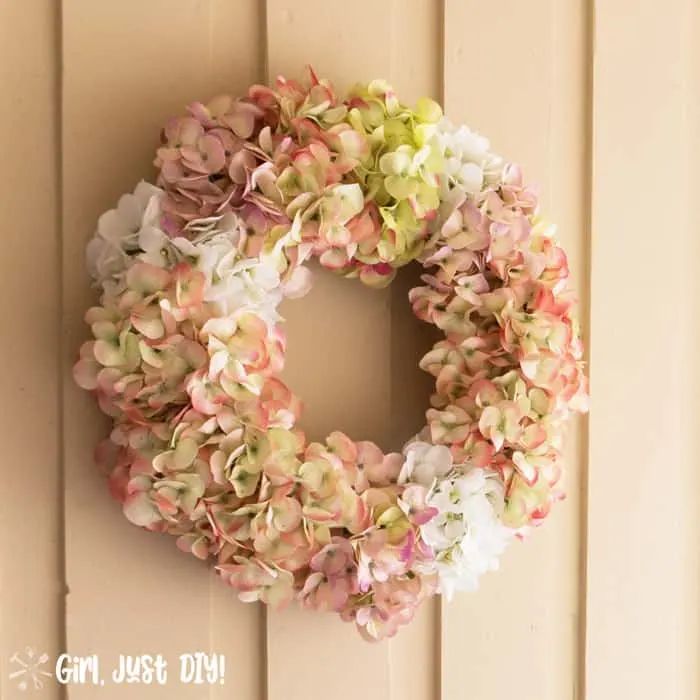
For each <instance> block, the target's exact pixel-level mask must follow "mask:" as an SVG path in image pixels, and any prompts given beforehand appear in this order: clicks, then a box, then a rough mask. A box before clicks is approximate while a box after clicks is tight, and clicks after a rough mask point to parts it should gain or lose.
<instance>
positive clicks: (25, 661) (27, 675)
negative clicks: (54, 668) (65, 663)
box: [10, 647, 53, 690]
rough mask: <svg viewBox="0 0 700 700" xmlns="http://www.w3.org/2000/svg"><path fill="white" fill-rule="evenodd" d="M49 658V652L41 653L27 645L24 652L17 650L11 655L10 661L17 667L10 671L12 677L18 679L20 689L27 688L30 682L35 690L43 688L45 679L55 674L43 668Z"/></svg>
mask: <svg viewBox="0 0 700 700" xmlns="http://www.w3.org/2000/svg"><path fill="white" fill-rule="evenodd" d="M48 660H49V655H48V654H41V655H39V654H38V653H37V652H36V651H35V650H34V649H32V647H27V648H26V649H25V650H24V652H17V651H16V652H15V653H14V654H13V655H12V656H11V657H10V663H11V664H12V665H13V666H15V667H17V668H15V670H14V671H12V672H11V673H10V679H11V680H15V679H16V680H17V687H18V688H19V689H20V690H27V689H28V688H29V685H30V683H31V685H32V687H33V688H34V690H41V689H42V688H43V687H44V679H45V678H52V675H53V674H51V673H49V671H46V670H44V668H43V666H44V665H45V664H46V663H47V662H48Z"/></svg>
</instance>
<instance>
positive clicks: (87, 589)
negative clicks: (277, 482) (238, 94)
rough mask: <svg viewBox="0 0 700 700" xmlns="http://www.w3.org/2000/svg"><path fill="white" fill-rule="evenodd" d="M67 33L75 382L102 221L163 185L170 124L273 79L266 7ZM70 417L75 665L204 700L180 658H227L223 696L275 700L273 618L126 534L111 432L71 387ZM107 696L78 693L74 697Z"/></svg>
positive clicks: (181, 14) (183, 561)
mask: <svg viewBox="0 0 700 700" xmlns="http://www.w3.org/2000/svg"><path fill="white" fill-rule="evenodd" d="M234 10H235V12H234ZM63 30H64V39H63V48H64V52H63V63H64V83H63V89H64V94H63V106H64V124H63V126H64V131H63V149H64V160H63V177H64V183H65V200H64V245H63V250H64V258H65V285H64V301H65V308H64V322H65V328H64V330H65V335H66V347H67V355H68V356H67V357H66V361H65V370H66V373H67V374H68V376H70V375H69V369H70V364H71V362H72V361H73V360H74V357H75V353H76V350H77V348H78V346H79V343H80V341H81V340H82V339H83V338H84V337H85V334H86V330H85V327H84V326H83V324H82V315H83V313H84V311H85V309H86V308H87V306H88V305H89V303H90V302H92V301H94V296H93V294H92V292H90V291H89V290H88V284H87V276H86V273H85V272H84V267H83V259H84V258H83V251H84V246H85V243H86V241H87V239H88V238H89V237H90V235H91V234H92V232H93V230H94V227H95V223H96V219H97V216H98V215H99V214H100V213H101V212H102V211H104V210H105V209H108V208H110V207H112V206H114V203H115V202H116V200H117V198H118V197H119V195H120V194H122V193H123V192H125V191H129V190H130V189H131V188H133V186H134V185H135V184H136V182H137V181H138V180H139V178H140V177H150V176H151V175H152V168H151V161H152V159H153V157H154V153H155V148H156V146H157V140H158V135H159V129H160V127H161V125H162V124H163V122H164V120H165V119H166V118H167V117H168V116H170V115H172V114H178V113H181V112H182V111H183V108H184V105H185V104H186V103H188V102H190V101H193V100H196V99H203V100H206V99H208V98H210V97H211V96H213V92H214V91H215V90H220V89H222V88H225V87H226V86H227V85H228V86H229V89H231V90H234V91H240V90H242V89H244V87H245V86H246V85H247V84H248V83H250V82H252V81H254V80H257V79H258V78H259V70H260V66H259V60H258V59H259V51H258V49H257V47H258V45H259V41H260V26H259V12H258V6H257V3H256V2H255V1H254V0H246V1H245V2H237V3H235V8H234V6H233V4H232V3H227V2H224V1H223V0H208V1H202V0H186V1H183V2H178V3H176V4H174V3H172V2H169V1H167V0H149V2H147V3H144V2H141V1H140V0H127V1H125V2H119V3H85V2H80V1H79V0H65V1H64V3H63ZM64 406H65V412H66V417H67V419H66V431H65V444H66V465H67V483H66V508H67V512H66V534H67V549H66V557H67V563H66V566H67V578H68V584H69V587H70V596H69V599H68V612H67V614H68V649H69V652H70V653H72V654H86V653H93V652H94V653H99V654H100V656H101V659H102V661H103V665H107V664H111V663H113V662H114V661H115V659H116V657H117V655H118V654H139V653H152V654H155V653H162V654H164V655H165V656H166V658H167V659H168V660H169V661H170V662H171V669H170V672H171V677H170V680H169V683H168V685H165V686H151V687H149V688H148V691H147V692H148V697H154V698H156V697H173V696H174V697H182V698H189V697H193V698H198V699H199V698H201V697H202V687H201V686H196V685H180V684H179V683H178V681H177V671H178V669H177V665H176V662H177V657H178V655H179V654H181V653H187V652H191V651H198V650H199V651H201V650H208V649H209V648H212V650H213V651H216V652H219V653H224V654H226V656H227V657H228V663H227V683H226V684H225V686H224V687H223V688H218V689H212V693H211V696H212V697H214V696H215V697H230V695H231V692H232V688H237V689H239V690H240V692H241V695H240V697H241V698H243V700H248V699H249V698H251V699H252V698H256V697H261V693H262V683H261V681H262V672H261V668H260V663H261V651H262V650H261V648H259V647H257V646H256V644H260V643H261V636H260V635H261V631H262V629H261V619H260V612H259V609H258V608H256V607H255V606H250V607H249V606H245V605H242V604H240V603H238V601H237V600H236V599H235V596H234V595H233V593H232V592H231V591H228V590H225V589H224V590H223V591H218V590H217V591H216V592H215V593H211V592H210V583H211V582H212V574H211V573H210V572H207V570H206V568H205V566H204V565H202V564H201V563H200V562H197V561H196V560H195V559H194V558H190V557H186V556H184V555H182V554H181V553H180V552H179V551H178V550H177V549H176V548H175V546H174V541H173V539H172V538H170V537H159V536H155V535H152V534H149V533H146V532H143V531H140V530H138V529H136V528H134V527H133V526H131V525H130V524H129V523H128V522H126V520H125V519H124V518H123V516H122V514H121V512H120V510H119V508H118V507H117V506H116V505H115V504H113V503H111V502H110V499H109V496H108V493H107V488H106V484H105V482H104V479H103V478H102V477H101V476H100V475H99V474H97V472H96V470H95V469H94V467H92V454H91V453H92V447H93V445H94V444H95V442H96V441H97V439H98V438H99V437H100V436H101V435H103V434H104V431H105V429H106V427H107V426H106V423H105V422H104V421H101V420H99V419H98V417H97V410H96V408H95V406H94V404H93V402H92V400H91V399H90V397H88V396H85V395H84V394H83V392H80V391H79V390H78V389H77V388H75V387H74V386H73V384H72V382H71V380H70V379H67V381H66V392H65V404H64ZM216 585H217V586H221V584H220V583H219V582H216ZM225 594H226V595H225ZM98 621H99V622H98ZM96 623H97V624H96ZM94 692H95V691H94V689H91V688H90V687H89V686H74V687H72V688H71V697H75V698H82V697H85V698H89V697H93V694H94ZM140 692H145V691H143V690H142V691H140ZM134 693H135V690H134V686H117V685H112V686H108V687H106V688H105V689H104V691H103V692H102V693H101V697H110V698H111V697H114V698H124V697H134ZM206 693H207V694H209V690H206ZM243 693H245V695H243Z"/></svg>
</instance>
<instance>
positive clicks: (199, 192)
mask: <svg viewBox="0 0 700 700" xmlns="http://www.w3.org/2000/svg"><path fill="white" fill-rule="evenodd" d="M155 165H156V166H157V168H158V169H159V175H158V179H157V185H156V186H154V185H151V184H148V183H146V182H141V183H139V184H138V186H137V187H136V189H135V190H134V192H133V194H126V195H124V196H123V197H122V198H121V199H120V200H119V203H118V205H117V207H116V209H113V210H111V211H108V212H107V213H105V214H103V215H102V217H100V219H99V223H98V226H97V232H96V234H95V236H94V237H93V238H92V240H91V241H90V242H89V244H88V247H87V261H88V267H89V271H90V273H91V275H92V277H93V278H94V280H95V282H96V285H97V287H98V289H99V291H100V301H99V305H97V306H95V307H94V308H91V309H90V310H89V311H88V312H87V315H86V322H87V323H88V324H89V326H90V328H91V331H92V336H93V339H92V340H90V341H89V342H86V343H85V344H84V345H83V346H82V348H81V350H80V359H79V361H78V362H77V364H76V365H75V367H74V376H75V379H76V381H77V383H78V384H79V385H80V386H81V387H82V388H84V389H86V390H89V391H90V392H92V393H93V394H94V396H95V397H96V399H97V402H98V404H99V407H100V409H101V410H102V411H103V412H104V413H105V414H107V415H108V416H110V417H111V418H112V420H113V428H112V431H111V434H110V436H109V439H107V440H106V441H104V442H103V443H101V444H100V445H99V447H98V449H97V450H96V455H97V461H98V464H100V465H102V466H103V467H104V468H105V469H106V470H108V472H109V475H110V476H109V485H110V491H111V493H112V495H113V497H114V498H115V499H116V500H117V501H119V502H120V503H121V504H122V506H123V510H124V514H125V515H126V517H127V518H128V519H129V520H130V521H131V522H132V523H134V524H135V525H138V526H140V527H142V528H145V529H147V530H150V531H155V532H168V533H171V534H173V535H175V536H176V537H177V544H178V546H179V547H180V549H182V550H184V551H186V552H191V553H192V554H194V555H195V556H196V557H198V558H200V559H203V560H213V562H214V563H215V567H216V570H217V572H218V573H219V574H220V576H221V577H222V578H223V579H224V581H225V582H227V583H229V584H230V585H231V586H232V587H233V588H234V589H236V591H237V592H238V596H239V598H240V599H241V600H243V601H247V602H252V601H262V602H264V603H267V604H270V605H273V606H283V605H285V604H287V603H289V602H290V601H292V600H297V601H299V602H300V603H301V605H303V606H305V607H308V608H311V609H314V610H323V611H334V612H336V613H339V614H340V616H341V617H342V619H343V620H347V621H353V622H355V623H356V625H357V627H358V628H359V631H360V632H361V634H362V635H363V636H364V637H365V638H367V639H370V640H374V639H380V638H384V637H390V636H392V635H393V634H395V632H396V631H397V629H398V627H399V626H400V625H402V624H404V623H406V622H408V621H409V620H410V619H411V617H412V616H413V614H414V611H415V610H416V607H417V606H418V605H419V603H420V602H421V601H422V600H423V599H425V598H427V597H428V596H431V595H433V594H435V593H441V594H443V595H445V596H446V597H447V598H448V599H449V598H450V597H451V596H452V594H453V593H454V592H455V591H457V590H473V589H475V588H476V587H477V584H478V580H479V577H480V576H481V575H482V574H483V573H484V572H486V571H489V570H493V569H496V568H497V566H498V559H499V556H500V555H501V553H502V552H503V550H504V548H505V546H506V545H507V543H508V542H509V541H510V540H512V539H513V538H515V537H522V536H523V534H524V533H525V532H526V531H527V530H528V529H529V527H530V526H531V525H533V524H537V523H538V522H540V521H541V520H542V519H543V518H544V517H545V516H546V515H547V513H548V512H549V510H550V506H551V504H552V503H553V502H554V501H556V500H557V499H559V498H560V497H561V491H560V489H559V488H558V484H559V480H560V474H561V461H562V460H561V447H562V434H563V427H564V425H565V423H566V420H567V419H568V418H569V416H570V414H571V413H572V412H573V411H578V412H584V411H585V410H587V393H588V384H587V380H586V377H585V375H584V373H583V364H582V360H581V358H582V350H583V348H582V342H581V340H580V336H579V328H578V324H577V322H576V320H575V317H574V315H573V313H572V307H573V304H574V303H575V299H574V297H573V296H572V295H571V294H570V293H569V292H568V291H566V289H565V286H566V281H567V277H568V274H569V270H568V267H567V259H566V255H565V253H564V251H563V250H562V248H561V247H560V246H559V245H558V244H557V243H556V242H555V239H554V237H553V228H552V227H551V226H550V225H548V224H547V223H546V222H545V221H544V220H543V219H542V218H540V216H539V214H538V207H537V196H536V193H535V192H534V191H533V190H532V189H531V188H530V187H528V186H527V185H526V184H525V183H524V181H523V177H522V174H521V169H520V168H519V167H518V166H517V165H512V164H508V163H505V162H504V161H503V160H502V159H501V158H500V157H498V156H497V155H495V154H494V153H492V152H491V150H490V146H489V143H488V141H487V140H486V139H485V138H483V137H482V136H480V135H478V134H476V133H474V132H473V131H470V130H469V129H468V128H467V127H466V126H459V127H456V126H453V124H452V123H450V122H449V121H448V120H447V119H446V118H444V117H443V114H442V110H441V108H440V106H439V105H438V104H437V103H436V102H434V101H433V100H430V99H427V98H422V99H420V100H419V101H418V103H417V105H416V107H415V109H411V108H409V107H407V106H405V105H404V104H403V103H401V102H400V101H399V100H398V98H397V96H396V94H395V93H394V91H393V90H392V88H391V87H390V86H389V85H388V84H387V83H386V82H384V81H382V80H375V81H373V82H371V83H369V84H368V85H358V86H356V87H354V88H353V89H352V90H350V92H349V93H348V95H347V96H346V97H344V98H339V97H338V96H337V95H336V93H335V92H334V90H333V88H332V86H331V85H330V83H329V82H327V81H325V80H319V79H318V78H317V77H316V75H315V74H314V73H313V71H312V70H311V69H308V71H307V75H306V77H305V79H304V80H303V81H294V80H286V79H284V78H278V80H277V82H276V85H275V87H274V88H270V87H265V86H261V85H255V86H253V87H251V88H250V89H249V91H248V93H247V94H246V95H245V96H244V97H241V98H233V97H229V96H223V97H217V98H216V99H214V100H212V101H211V102H209V103H208V104H202V103H199V102H195V103H193V104H191V105H190V106H189V108H188V113H187V115H186V116H179V117H176V118H173V119H171V120H170V121H168V123H167V124H166V125H165V127H164V129H163V131H162V136H161V145H160V147H159V148H158V151H157V155H156V159H155ZM311 258H317V259H318V260H319V261H320V264H321V265H322V266H323V267H325V268H328V269H329V270H333V271H334V272H336V273H337V274H339V275H342V276H344V277H357V278H359V279H360V281H361V282H363V283H364V284H367V285H370V286H373V287H384V286H386V285H388V284H389V283H390V282H391V280H392V278H393V277H394V274H395V272H396V270H397V269H398V268H400V267H402V266H403V265H406V264H407V263H409V262H411V261H418V262H419V263H420V264H421V265H422V266H423V269H424V274H423V275H422V277H421V282H422V285H421V286H418V287H415V288H413V289H412V290H411V292H410V294H409V299H410V302H411V304H412V308H413V311H414V313H415V315H416V316H417V317H418V318H419V319H421V320H422V321H425V322H427V323H431V324H434V325H435V326H437V328H439V329H441V330H442V331H443V333H444V338H443V339H442V340H440V341H439V342H438V343H436V344H435V345H434V347H433V348H432V349H431V350H430V351H429V352H428V354H427V355H425V357H423V359H422V361H421V362H420V366H421V368H422V369H423V370H425V371H426V372H429V373H430V374H431V375H433V376H434V377H435V393H434V395H433V396H432V398H431V402H430V408H428V410H427V412H426V421H425V428H424V429H423V430H421V432H420V433H419V434H418V435H416V436H414V437H411V438H410V439H409V440H408V442H407V443H406V444H405V446H404V447H403V449H402V451H401V452H400V453H399V452H391V453H385V452H383V451H382V449H381V448H380V447H378V446H377V445H376V444H374V443H372V442H368V441H360V442H356V441H354V440H353V439H351V438H350V437H348V436H346V435H344V434H343V433H342V432H339V431H335V432H333V433H331V434H330V435H329V436H328V437H327V438H326V439H325V440H324V441H323V442H308V441H307V440H306V439H305V436H304V434H303V432H301V431H300V430H299V429H298V428H297V427H296V426H297V421H298V419H299V417H300V413H301V403H300V402H299V400H298V399H297V398H296V397H295V396H294V395H293V394H292V393H291V391H290V390H289V388H288V387H287V386H286V385H285V384H284V383H283V382H282V381H281V380H280V378H279V374H280V372H281V370H282V367H283V365H284V357H285V337H284V332H283V328H282V321H283V319H282V318H281V317H280V315H279V313H278V311H277V307H278V305H279V303H280V302H281V301H282V299H284V298H297V297H301V296H303V295H304V293H305V292H306V291H307V290H308V289H309V287H310V283H311V278H310V273H309V270H308V268H307V267H306V266H305V262H307V261H308V260H310V259H311Z"/></svg>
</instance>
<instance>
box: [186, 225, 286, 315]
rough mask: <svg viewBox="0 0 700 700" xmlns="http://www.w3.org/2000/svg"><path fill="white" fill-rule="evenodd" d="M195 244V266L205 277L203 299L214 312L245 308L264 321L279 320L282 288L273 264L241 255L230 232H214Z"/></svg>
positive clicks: (235, 238)
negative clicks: (278, 312) (214, 234)
mask: <svg viewBox="0 0 700 700" xmlns="http://www.w3.org/2000/svg"><path fill="white" fill-rule="evenodd" d="M196 247H197V252H198V256H199V257H198V260H197V269H199V270H200V271H201V272H203V273H204V277H205V280H206V283H205V288H204V300H205V301H207V302H210V303H211V304H213V305H214V306H215V308H216V313H217V314H218V315H228V314H231V313H232V312H233V311H236V310H238V309H242V308H249V309H251V310H253V311H255V312H256V313H258V314H259V315H260V316H261V317H262V318H263V319H264V320H266V321H268V322H272V323H274V322H276V321H278V320H279V315H278V314H277V306H278V305H279V303H280V302H281V301H282V290H281V288H280V278H279V273H278V272H277V269H276V268H275V267H274V266H272V265H271V264H268V263H267V262H263V261H261V260H259V259H258V258H243V257H242V256H241V253H240V250H239V240H238V237H237V236H236V235H232V234H231V233H220V234H217V235H216V236H214V237H212V238H209V239H208V240H206V241H204V242H203V243H199V244H197V246H196Z"/></svg>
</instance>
